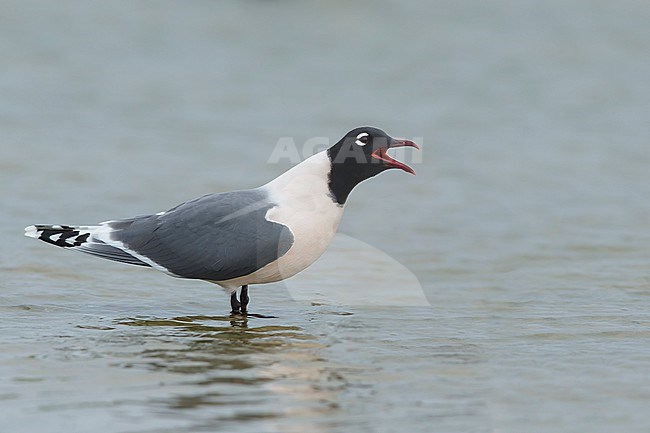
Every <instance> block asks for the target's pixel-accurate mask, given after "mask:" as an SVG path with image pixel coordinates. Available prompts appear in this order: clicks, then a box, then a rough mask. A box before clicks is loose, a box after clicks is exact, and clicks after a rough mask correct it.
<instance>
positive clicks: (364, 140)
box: [354, 132, 368, 146]
mask: <svg viewBox="0 0 650 433" xmlns="http://www.w3.org/2000/svg"><path fill="white" fill-rule="evenodd" d="M354 143H355V144H357V145H359V146H365V145H366V144H368V133H367V132H362V133H361V134H359V135H357V141H355V142H354Z"/></svg>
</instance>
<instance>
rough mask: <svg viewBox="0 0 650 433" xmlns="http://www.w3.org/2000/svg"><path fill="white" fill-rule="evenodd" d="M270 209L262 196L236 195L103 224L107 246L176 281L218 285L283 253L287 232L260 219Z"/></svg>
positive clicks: (248, 192)
mask: <svg viewBox="0 0 650 433" xmlns="http://www.w3.org/2000/svg"><path fill="white" fill-rule="evenodd" d="M273 206H274V203H271V202H270V201H269V200H268V196H267V194H266V193H265V192H263V191H261V190H259V189H253V190H242V191H233V192H225V193H221V194H209V195H205V196H203V197H200V198H198V199H195V200H191V201H188V202H186V203H183V204H181V205H179V206H177V207H175V208H173V209H170V210H169V211H167V212H164V213H162V214H159V215H149V216H144V217H136V218H131V219H125V220H117V221H110V222H108V223H107V224H108V226H109V227H110V228H111V229H112V232H111V239H112V240H115V241H119V242H121V243H122V244H123V245H124V246H125V247H126V248H128V250H131V251H134V252H135V253H137V254H138V255H141V256H144V257H146V258H147V259H149V260H151V261H153V262H155V263H156V264H158V265H160V266H162V267H164V268H165V269H167V270H168V271H169V272H171V273H172V274H174V275H176V276H179V277H184V278H195V279H202V280H211V281H222V280H228V279H231V278H236V277H241V276H243V275H248V274H250V273H252V272H254V271H256V270H258V269H261V268H262V267H264V266H265V265H267V264H269V263H271V262H273V261H274V260H277V259H278V258H279V257H281V256H282V255H284V254H285V253H286V252H287V251H288V250H289V248H290V247H291V245H292V243H293V235H292V234H291V231H290V230H289V229H288V228H287V227H286V226H284V225H282V224H278V223H275V222H272V221H268V220H267V219H266V218H265V215H266V212H267V211H268V210H269V209H270V208H271V207H273ZM128 250H127V251H128ZM107 258H111V257H107ZM118 260H119V259H118ZM120 261H123V260H120Z"/></svg>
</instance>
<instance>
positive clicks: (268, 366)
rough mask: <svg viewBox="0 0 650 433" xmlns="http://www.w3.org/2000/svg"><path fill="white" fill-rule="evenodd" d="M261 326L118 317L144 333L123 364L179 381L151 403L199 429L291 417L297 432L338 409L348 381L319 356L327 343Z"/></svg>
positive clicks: (244, 321)
mask: <svg viewBox="0 0 650 433" xmlns="http://www.w3.org/2000/svg"><path fill="white" fill-rule="evenodd" d="M259 322H260V321H259V320H254V319H251V318H248V317H245V316H184V317H173V318H154V317H145V318H127V319H120V320H118V321H117V323H118V324H119V325H126V326H129V327H138V328H142V329H140V330H143V331H145V332H144V334H145V335H143V333H141V332H138V333H137V338H138V339H139V340H140V342H141V344H142V347H141V350H139V351H137V352H136V353H134V354H132V355H133V358H135V359H130V360H129V361H128V362H126V363H125V364H123V366H124V367H129V368H146V369H149V370H154V371H162V372H165V373H172V374H174V376H176V375H178V381H174V382H173V383H169V384H167V383H165V384H164V385H170V386H174V387H176V389H175V390H174V392H173V393H171V394H170V393H167V392H166V393H163V394H165V395H166V396H164V397H162V396H161V397H156V398H155V399H154V400H155V401H153V402H152V403H153V404H155V405H157V406H158V408H160V406H162V407H163V408H165V409H167V410H170V411H175V412H178V411H181V410H184V411H185V412H191V418H192V420H193V423H194V425H195V426H197V427H202V428H207V427H209V426H211V425H213V424H214V423H216V422H219V423H220V424H219V425H220V428H223V423H224V422H228V421H232V422H242V421H254V422H264V420H266V421H270V420H273V419H276V420H277V419H279V418H283V417H287V416H291V418H292V426H293V427H297V426H298V425H297V424H295V422H296V421H297V420H296V417H298V418H301V417H303V416H309V415H314V414H315V413H320V414H322V413H323V412H327V411H334V410H336V408H337V407H338V403H337V394H338V393H339V392H340V390H341V389H343V388H344V387H345V386H346V382H345V380H344V378H343V377H342V376H341V375H339V374H338V373H336V371H333V370H332V369H331V365H329V363H327V362H326V361H325V360H324V359H323V358H322V356H323V355H322V353H321V351H322V349H323V346H322V344H319V343H318V342H316V339H315V338H314V337H313V336H311V335H309V334H307V333H306V332H305V331H304V330H303V329H302V328H300V327H298V326H287V325H281V324H274V323H272V322H271V323H269V322H267V321H264V323H259ZM258 323H259V326H257V325H258ZM327 365H329V367H327ZM215 425H216V424H215ZM260 427H261V426H260ZM266 427H268V426H266ZM285 427H286V428H287V429H288V428H289V426H285ZM293 427H292V428H293ZM283 428H284V427H283Z"/></svg>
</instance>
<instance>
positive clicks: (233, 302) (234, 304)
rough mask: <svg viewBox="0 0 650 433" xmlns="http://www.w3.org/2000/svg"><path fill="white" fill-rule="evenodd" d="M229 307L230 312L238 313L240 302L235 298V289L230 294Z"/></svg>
mask: <svg viewBox="0 0 650 433" xmlns="http://www.w3.org/2000/svg"><path fill="white" fill-rule="evenodd" d="M230 308H232V311H231V313H233V314H238V313H239V312H240V311H239V310H240V308H241V304H240V303H239V301H238V300H237V290H235V291H234V292H232V293H231V294H230Z"/></svg>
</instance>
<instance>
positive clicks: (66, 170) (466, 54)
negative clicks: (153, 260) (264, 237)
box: [0, 0, 650, 433]
mask: <svg viewBox="0 0 650 433" xmlns="http://www.w3.org/2000/svg"><path fill="white" fill-rule="evenodd" d="M588 6H589V7H587V5H585V3H584V2H578V1H546V2H541V3H540V2H532V1H530V2H529V1H522V2H514V3H513V2H508V1H496V2H489V3H485V2H474V1H472V2H425V1H414V2H408V4H404V3H403V2H392V1H384V2H379V3H378V2H365V1H359V2H352V3H349V2H348V3H345V4H343V3H340V4H339V3H338V2H334V3H332V2H330V3H324V4H307V3H295V2H288V1H287V2H171V1H166V2H157V3H155V4H153V3H141V2H136V3H134V2H107V3H101V4H100V3H96V2H90V3H88V2H56V3H53V2H36V3H25V2H4V3H3V6H2V14H0V15H1V16H0V22H1V24H2V25H0V52H2V56H0V66H1V67H0V95H1V97H0V131H1V132H0V134H1V135H0V194H1V199H2V206H1V207H0V236H1V239H2V242H1V243H0V272H1V274H2V281H0V326H1V327H2V332H1V335H2V337H0V343H1V347H2V351H0V403H1V406H0V425H2V430H3V431H4V430H7V431H12V432H17V433H20V432H33V431H40V432H61V431H66V432H87V431H102V432H138V433H140V432H176V431H227V432H248V431H250V432H260V431H263V432H267V431H281V432H287V431H300V432H303V431H316V432H318V431H323V432H349V431H373V432H374V431H379V432H381V431H385V432H391V431H397V430H410V431H422V432H425V431H444V432H488V431H489V432H492V431H494V432H521V431H535V432H542V431H548V432H557V431H563V432H585V431H589V432H611V431H624V432H645V431H648V429H649V428H650V418H649V417H648V415H647V409H646V408H647V407H648V404H650V379H649V378H650V375H649V374H648V372H649V371H650V331H648V329H649V328H648V325H649V324H650V313H648V312H649V311H650V277H649V276H648V275H649V273H648V269H649V267H648V263H650V249H649V248H648V245H649V244H650V229H649V228H648V227H649V225H648V221H649V219H650V218H649V217H650V201H649V200H648V197H650V171H649V170H648V166H649V163H650V150H649V148H648V143H649V141H650V127H649V124H648V113H650V102H649V101H650V85H649V84H648V83H649V82H650V81H648V77H649V76H650V61H649V60H648V56H647V47H648V46H649V45H650V28H649V27H648V26H647V22H649V19H650V8H649V7H648V6H646V4H645V3H644V2H637V1H632V0H629V1H628V0H626V1H622V2H617V3H616V4H610V2H601V1H594V2H590V3H589V5H588ZM361 124H373V125H377V126H380V127H382V128H384V129H386V130H387V132H389V133H390V134H392V135H394V136H403V137H406V138H413V139H416V140H418V141H419V142H420V143H421V144H422V145H423V150H422V152H421V155H422V161H421V162H418V160H417V156H414V155H411V154H410V153H409V154H405V156H404V157H405V158H406V159H407V160H411V161H413V160H414V162H413V165H414V168H415V170H416V171H417V173H418V175H417V176H416V177H411V176H408V175H406V174H404V173H397V172H389V173H385V174H383V175H381V176H379V177H378V178H376V179H372V180H371V181H369V182H367V183H364V184H363V185H361V186H360V187H359V188H358V189H357V190H355V191H354V193H353V194H352V195H351V198H350V202H349V204H348V206H347V210H346V215H345V216H344V220H343V222H342V226H341V232H342V233H344V234H345V236H342V237H340V238H339V239H337V242H336V243H335V244H334V245H333V249H332V251H330V253H329V254H328V255H327V257H324V258H323V261H322V262H319V263H317V264H316V265H314V267H313V268H310V269H309V270H307V271H305V273H303V274H302V275H300V278H297V279H296V280H290V281H288V282H285V283H282V284H273V285H268V286H258V287H253V288H252V289H251V297H252V301H251V302H252V309H253V311H254V312H255V313H258V314H260V315H265V316H273V317H269V318H262V317H248V318H243V317H234V318H233V317H230V316H228V315H226V313H227V311H228V310H229V308H228V299H227V296H225V295H224V294H223V293H222V292H221V291H220V290H219V289H216V288H215V287H214V286H211V285H209V284H206V283H203V282H194V281H184V280H177V279H172V278H169V277H167V276H165V275H162V274H158V273H155V272H153V271H148V270H143V269H140V268H135V267H128V266H124V265H120V264H116V263H109V262H104V261H101V260H97V259H94V258H90V257H85V256H82V255H80V254H75V253H71V252H66V251H62V250H60V249H59V250H57V249H55V248H52V247H50V246H48V245H45V244H43V243H39V242H35V241H34V240H31V239H27V238H25V237H23V236H22V228H23V227H24V226H26V225H29V224H33V223H66V224H83V223H94V222H97V221H103V220H106V219H111V218H119V217H128V216H133V215H137V214H144V213H150V212H157V211H160V210H164V209H167V208H169V207H171V206H173V205H175V204H177V203H179V202H182V201H184V200H187V199H190V198H193V197H196V196H198V195H201V194H204V193H206V192H212V191H225V190H232V189H239V188H247V187H253V186H257V185H260V184H263V183H265V182H266V181H268V180H269V179H271V178H273V177H274V176H276V175H278V174H279V173H281V172H283V171H284V170H286V169H287V168H288V167H290V166H291V161H289V160H286V158H285V159H281V160H280V161H279V162H278V163H268V161H269V160H270V159H272V158H271V157H272V155H273V151H274V149H276V144H277V143H280V142H281V143H284V144H286V143H295V145H296V151H297V153H298V154H299V155H301V156H304V155H303V152H304V153H309V149H310V148H311V147H310V146H311V145H310V143H312V144H313V143H314V141H309V140H310V139H312V140H313V139H314V137H321V138H320V139H317V140H316V142H319V143H323V142H324V140H325V141H326V140H336V139H338V138H339V136H340V135H342V134H343V133H345V132H346V131H347V130H348V129H351V128H352V127H355V126H358V125H361ZM323 137H326V138H323ZM303 144H305V145H303ZM392 287H394V290H393V289H392Z"/></svg>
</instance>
